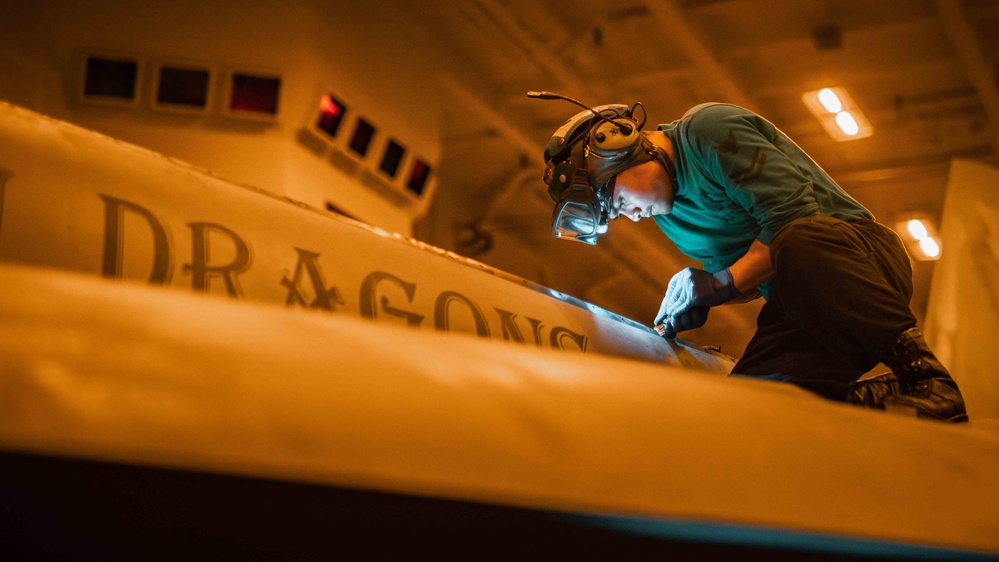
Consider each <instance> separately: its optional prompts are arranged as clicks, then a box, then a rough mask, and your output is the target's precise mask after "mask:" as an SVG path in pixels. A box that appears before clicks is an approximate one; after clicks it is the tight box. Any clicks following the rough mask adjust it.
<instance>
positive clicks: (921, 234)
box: [905, 219, 929, 240]
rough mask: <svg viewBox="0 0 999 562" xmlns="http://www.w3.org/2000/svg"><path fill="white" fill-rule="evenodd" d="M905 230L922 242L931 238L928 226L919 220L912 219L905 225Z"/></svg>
mask: <svg viewBox="0 0 999 562" xmlns="http://www.w3.org/2000/svg"><path fill="white" fill-rule="evenodd" d="M905 229H906V230H907V231H908V232H909V234H911V235H912V237H913V238H915V239H916V240H922V239H923V238H926V237H927V236H929V232H928V231H927V230H926V225H925V224H923V221H921V220H919V219H912V220H910V221H909V222H907V223H906V224H905Z"/></svg>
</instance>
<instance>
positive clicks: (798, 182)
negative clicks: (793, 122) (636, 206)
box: [655, 103, 874, 296]
mask: <svg viewBox="0 0 999 562" xmlns="http://www.w3.org/2000/svg"><path fill="white" fill-rule="evenodd" d="M659 130H660V131H663V132H664V133H665V134H666V137H667V138H669V140H670V142H672V143H673V160H674V163H675V164H676V176H677V177H676V179H677V184H678V186H677V192H676V197H675V200H674V202H673V210H672V211H671V212H670V214H668V215H662V216H656V217H655V221H656V223H657V224H658V225H659V228H660V229H661V230H662V231H663V232H664V233H666V235H667V236H668V237H669V238H670V240H672V241H673V243H674V244H676V247H677V248H678V249H679V250H680V251H681V252H683V253H684V254H685V255H687V256H689V257H690V258H692V259H695V260H698V261H700V262H701V263H703V264H704V269H706V270H707V271H709V272H712V273H714V272H717V271H720V270H722V269H724V268H726V267H728V266H730V265H732V264H733V263H735V261H736V260H738V259H739V258H740V257H742V256H743V255H744V254H745V253H746V251H747V250H749V246H750V244H752V243H753V240H757V239H758V240H760V242H762V243H764V244H766V245H768V246H769V245H770V241H771V240H773V237H774V234H776V233H777V231H778V230H780V229H781V228H782V227H783V226H784V225H786V224H788V223H789V222H791V221H793V220H795V219H800V218H803V217H810V216H814V215H826V216H831V217H836V218H839V219H843V220H853V219H868V220H872V219H873V218H874V217H873V216H872V215H871V213H870V212H869V211H868V210H867V209H865V208H864V207H863V206H862V205H861V204H860V203H858V202H857V201H855V200H854V199H853V198H851V197H850V196H849V195H847V194H846V192H845V191H843V189H842V188H841V187H840V186H839V185H837V184H836V182H835V181H833V179H832V178H830V177H829V175H828V174H826V173H825V171H823V170H822V168H820V167H819V165H818V164H816V163H815V161H813V160H812V159H811V157H809V156H808V155H807V154H806V153H805V152H804V151H803V150H801V148H799V147H798V145H796V144H794V142H793V141H792V140H791V139H789V138H788V137H787V135H785V134H784V133H782V132H781V131H780V130H779V129H777V127H775V126H774V125H773V124H772V123H770V122H769V121H767V120H766V119H764V118H762V117H760V116H759V115H756V114H755V113H752V112H751V111H748V110H746V109H743V108H741V107H738V106H734V105H728V104H721V103H709V104H702V105H699V106H697V107H694V108H692V109H691V110H690V111H688V112H687V113H686V114H684V116H683V117H681V118H680V119H678V120H676V121H674V122H672V123H669V124H666V125H660V126H659ZM769 289H770V282H768V283H765V284H764V285H761V286H760V290H761V291H762V292H763V294H764V296H767V295H768V294H769Z"/></svg>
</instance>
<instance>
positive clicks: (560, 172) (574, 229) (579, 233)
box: [552, 164, 607, 246]
mask: <svg viewBox="0 0 999 562" xmlns="http://www.w3.org/2000/svg"><path fill="white" fill-rule="evenodd" d="M554 168H555V169H554V173H555V174H557V176H556V177H557V178H559V179H558V180H553V183H554V184H556V186H557V187H556V189H558V191H561V196H560V197H559V199H558V201H556V203H555V209H554V210H553V212H552V236H553V237H554V238H559V239H561V240H575V241H576V242H582V243H584V244H590V245H591V246H592V245H595V244H596V243H597V236H598V235H600V234H604V233H605V232H607V208H606V206H605V205H604V202H603V197H602V195H603V189H602V188H600V189H596V190H595V189H593V187H591V186H590V183H589V176H588V173H587V171H586V169H585V168H576V169H575V170H572V169H571V168H572V167H571V166H569V165H565V164H562V165H559V166H555V167H554ZM569 173H571V174H572V176H571V178H572V183H571V184H570V185H568V186H566V185H564V184H565V178H566V176H567V175H568V174H569ZM559 184H561V186H559ZM559 187H560V188H559ZM553 191H554V190H553Z"/></svg>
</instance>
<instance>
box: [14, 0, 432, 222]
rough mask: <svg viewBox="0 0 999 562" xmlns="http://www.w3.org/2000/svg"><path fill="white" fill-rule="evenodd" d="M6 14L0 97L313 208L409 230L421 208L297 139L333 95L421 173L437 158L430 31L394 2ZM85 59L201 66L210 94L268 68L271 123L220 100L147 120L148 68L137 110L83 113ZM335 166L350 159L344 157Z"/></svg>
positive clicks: (179, 4)
mask: <svg viewBox="0 0 999 562" xmlns="http://www.w3.org/2000/svg"><path fill="white" fill-rule="evenodd" d="M5 4H9V5H5V6H4V7H3V18H0V76H2V79H0V99H4V100H7V101H10V102H12V103H15V104H18V105H22V106H25V107H28V108H30V109H33V110H36V111H39V112H41V113H44V114H48V115H51V116H54V117H57V118H60V119H65V120H67V121H70V122H73V123H77V124H79V125H82V126H84V127H87V128H91V129H95V130H97V131H100V132H103V133H106V134H108V135H110V136H113V137H116V138H120V139H123V140H126V141H128V142H132V143H135V144H138V145H141V146H145V147H148V148H151V149H153V150H156V151H158V152H162V153H164V154H166V155H168V156H173V157H177V158H180V159H182V160H185V161H188V162H190V163H192V164H195V165H197V166H200V167H203V168H206V169H209V170H211V171H212V172H214V173H217V174H219V175H221V176H223V177H225V178H228V179H231V180H233V181H237V182H241V183H248V184H252V185H255V186H259V187H262V188H265V189H268V190H271V191H274V192H277V193H280V194H282V195H286V196H288V197H291V198H293V199H297V200H300V201H302V202H305V203H308V204H310V205H313V206H316V207H319V208H324V207H325V204H326V202H327V201H329V202H331V203H332V204H334V205H335V206H336V207H338V208H340V209H342V210H343V211H345V212H347V213H348V214H350V215H352V216H354V217H356V218H358V219H361V220H364V221H366V222H369V223H371V224H374V225H376V226H379V227H382V228H385V229H387V230H390V231H393V232H398V233H401V234H404V235H407V236H408V235H410V234H411V233H412V224H413V221H414V219H415V218H417V217H418V216H419V214H420V213H421V212H422V211H423V210H424V208H425V206H426V205H425V204H423V205H420V204H416V203H414V202H413V201H412V200H411V199H407V198H406V197H403V196H400V195H399V194H400V193H403V188H402V187H401V186H400V187H398V188H397V189H394V190H393V188H392V187H389V188H386V187H385V185H384V184H383V183H382V184H380V183H378V182H371V181H365V177H366V174H364V173H363V169H364V167H365V165H364V164H363V163H362V164H360V165H357V164H355V165H354V166H353V167H351V166H342V165H338V164H335V163H334V161H333V157H334V156H335V154H334V152H333V149H332V148H331V147H330V146H328V145H327V144H325V143H323V142H321V141H318V142H317V140H316V139H315V138H313V137H309V136H308V135H307V134H304V133H303V130H304V129H306V128H307V127H308V126H309V125H310V124H311V123H312V121H313V119H314V115H315V108H316V105H317V102H318V99H319V97H320V96H321V95H322V94H323V93H324V92H325V91H326V89H328V88H331V89H332V91H333V92H334V93H336V94H337V95H338V96H339V97H341V98H342V99H344V100H345V101H347V102H348V103H349V104H350V109H351V110H357V111H360V112H361V113H363V114H365V116H366V117H367V118H368V119H370V120H371V121H373V122H374V123H375V124H376V125H377V126H378V128H379V134H388V135H392V136H393V137H395V138H396V139H398V140H400V141H402V143H403V144H404V145H405V146H406V147H407V149H409V151H410V152H414V153H416V154H419V155H420V156H421V157H422V158H424V159H426V160H429V161H430V162H431V163H436V162H437V161H438V160H439V158H440V138H439V137H440V130H439V123H440V112H441V104H440V102H439V101H438V100H439V94H440V92H439V90H438V89H437V85H436V84H435V82H434V81H430V80H427V79H426V77H427V74H426V70H427V69H428V68H435V69H440V68H441V66H442V65H444V64H446V63H445V62H442V59H443V57H442V56H440V53H441V50H440V49H439V48H437V47H436V46H435V44H436V43H435V41H434V40H433V34H432V31H433V30H427V29H425V28H424V26H422V25H420V24H418V23H415V22H414V20H413V19H412V18H411V17H409V15H408V14H405V13H400V12H399V10H398V8H395V7H393V5H392V4H387V3H381V2H366V3H365V2H332V3H331V2H322V1H320V0H286V1H282V2H262V1H252V0H251V1H233V0H218V1H214V0H213V1H212V2H197V1H192V0H179V1H174V2H128V1H113V0H99V1H95V0H85V1H75V2H74V1H65V0H42V1H40V2H29V3H18V4H15V3H13V2H5ZM88 49H99V50H104V51H111V52H119V53H123V54H129V55H137V56H139V57H141V58H142V59H143V60H145V61H146V62H149V63H155V62H156V61H167V62H182V61H193V62H199V63H209V64H211V65H212V66H213V67H214V69H215V70H216V71H217V73H218V75H217V76H215V83H216V84H221V83H222V78H223V77H224V76H223V75H224V73H225V71H227V70H229V69H232V68H238V69H261V70H269V71H277V72H279V73H280V74H281V76H282V78H283V84H282V92H281V99H280V110H279V116H278V119H277V121H276V122H274V123H259V122H253V121H245V120H238V119H233V118H229V117H225V116H223V115H222V114H221V113H220V112H219V111H218V109H219V106H220V103H221V100H220V99H219V98H220V97H221V96H216V100H215V101H216V104H215V107H214V108H213V111H210V112H209V114H207V115H197V116H190V115H177V114H169V113H163V112H159V111H156V110H154V109H152V107H151V104H150V99H151V94H152V92H151V88H150V87H149V86H150V85H151V83H152V80H151V79H152V68H151V65H147V68H146V69H145V76H144V78H145V80H144V81H143V83H144V85H145V86H146V89H145V91H142V92H140V96H141V103H140V104H139V106H138V107H136V108H112V107H104V106H96V105H92V104H87V103H83V102H81V101H80V99H79V96H78V95H77V93H76V92H77V89H78V87H79V80H80V79H81V58H82V56H83V54H84V52H86V50H88ZM216 93H217V94H218V93H221V92H220V91H217V92H216ZM343 134H345V132H341V135H343ZM375 142H376V143H377V142H378V141H377V140H376V141H375ZM378 157H380V152H378V151H375V150H372V151H371V152H369V159H372V160H375V162H373V163H370V164H367V165H368V166H370V168H371V169H372V170H374V169H375V167H376V166H377V158H378ZM338 161H339V162H347V163H350V162H351V161H350V160H349V159H344V158H343V157H340V158H339V159H338ZM435 171H436V170H435ZM403 173H404V172H403ZM367 176H370V174H367ZM432 177H433V176H432ZM372 185H373V186H374V187H372ZM431 195H432V193H431ZM424 203H425V202H424Z"/></svg>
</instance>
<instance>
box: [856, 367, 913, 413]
mask: <svg viewBox="0 0 999 562" xmlns="http://www.w3.org/2000/svg"><path fill="white" fill-rule="evenodd" d="M901 392H902V386H901V384H900V383H899V380H898V377H897V376H895V373H883V374H880V375H878V376H876V377H871V378H869V379H864V380H862V381H857V382H855V383H854V384H853V388H851V389H850V393H849V394H848V395H847V396H846V401H847V402H848V403H850V404H856V405H857V406H862V407H864V408H874V409H877V410H884V409H885V399H886V398H888V397H889V396H893V395H895V394H900V393H901Z"/></svg>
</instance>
